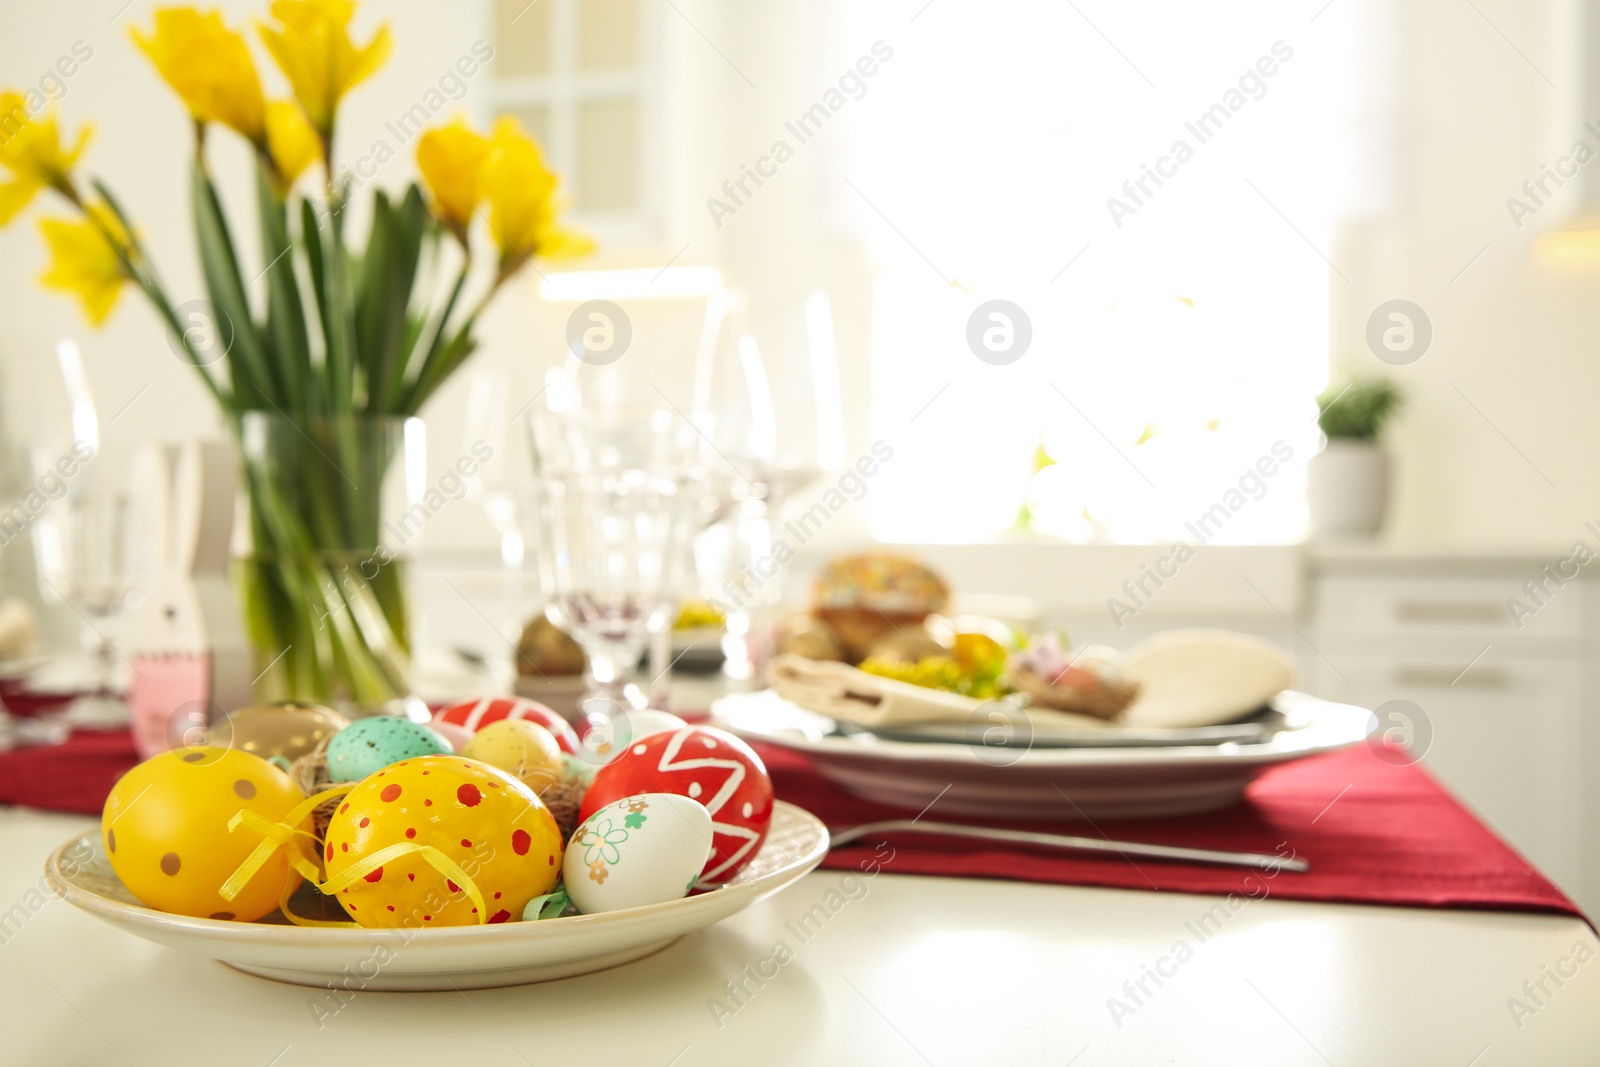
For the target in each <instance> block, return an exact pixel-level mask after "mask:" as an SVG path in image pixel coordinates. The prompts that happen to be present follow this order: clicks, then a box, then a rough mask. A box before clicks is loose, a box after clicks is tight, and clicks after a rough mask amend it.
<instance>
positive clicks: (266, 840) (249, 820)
mask: <svg viewBox="0 0 1600 1067" xmlns="http://www.w3.org/2000/svg"><path fill="white" fill-rule="evenodd" d="M351 788H353V787H352V786H337V787H335V788H333V789H326V790H324V791H322V792H320V793H318V794H316V795H315V796H312V797H308V798H306V800H304V801H303V802H301V803H300V804H298V805H296V806H295V808H294V810H293V811H291V812H289V816H288V818H286V819H284V820H283V821H282V822H272V821H271V820H269V819H266V818H264V817H263V816H261V815H258V814H256V813H255V812H253V811H248V810H240V811H238V812H236V813H235V814H234V816H233V818H232V819H229V820H228V831H229V832H230V833H231V832H232V831H234V830H236V829H238V827H239V826H241V825H243V826H248V827H249V828H250V829H252V830H255V831H257V832H259V833H260V834H261V835H262V840H261V843H260V844H259V845H257V846H256V847H255V851H253V852H251V853H250V855H249V856H248V857H246V859H245V861H244V862H243V863H241V864H239V867H238V869H237V870H235V871H234V872H233V874H231V875H229V876H228V880H227V881H226V882H224V883H222V888H221V889H220V890H218V893H219V894H220V895H221V896H222V899H224V900H229V901H231V900H233V898H234V897H236V896H238V895H239V894H240V893H242V892H244V887H245V886H246V885H249V884H250V879H252V878H254V877H255V876H256V874H258V873H259V872H260V870H261V868H262V867H263V866H265V865H266V863H267V861H268V860H269V859H271V858H272V857H273V856H274V855H276V854H277V851H278V850H279V849H280V848H287V849H289V863H290V864H291V865H292V866H293V867H294V869H295V870H296V871H298V872H299V873H300V875H301V876H302V877H303V878H305V880H306V881H308V882H310V883H311V884H312V885H313V886H316V888H317V889H318V890H319V891H321V892H322V893H323V894H324V895H325V896H332V895H334V894H335V893H337V892H339V891H340V890H341V889H344V888H346V887H348V886H350V885H352V884H354V883H355V882H358V881H360V880H361V879H363V878H365V877H366V876H367V875H369V874H371V873H372V872H373V871H375V870H377V869H378V868H379V867H382V866H383V865H384V864H386V863H391V862H393V861H394V860H397V859H399V858H400V857H402V856H409V855H411V854H413V853H416V854H418V855H420V856H421V857H422V859H423V861H424V862H425V863H427V864H428V866H430V867H432V868H433V869H434V870H436V871H438V872H439V873H440V874H442V875H444V876H445V877H446V878H448V879H449V880H450V881H452V882H454V883H455V884H456V885H458V886H461V887H462V888H464V889H466V891H467V896H468V897H469V898H470V899H471V900H472V903H473V904H474V905H476V909H475V910H476V913H477V916H478V925H479V926H482V925H483V924H484V923H486V922H488V911H489V909H488V907H487V905H485V903H484V900H483V893H482V892H480V891H479V889H478V884H477V882H475V881H473V879H472V876H471V875H469V874H468V873H467V872H466V871H464V870H462V869H461V865H460V864H458V863H457V862H456V861H455V860H453V859H451V858H450V857H449V856H447V855H445V854H444V853H443V852H441V851H439V850H438V849H437V848H434V847H433V846H432V845H419V844H417V843H416V842H415V841H401V842H398V843H397V844H393V845H389V846H388V847H387V848H381V849H379V850H378V851H377V852H374V853H372V854H371V855H370V856H364V857H362V858H361V859H360V860H358V861H357V862H356V863H355V865H354V866H352V867H349V868H347V869H346V870H344V871H343V872H342V873H340V874H338V875H336V876H334V877H332V878H329V879H327V880H326V881H321V882H319V881H318V880H317V879H318V876H319V874H320V873H321V872H319V871H318V869H317V867H316V865H315V864H313V863H312V862H311V861H310V860H309V859H307V858H306V855H305V852H304V850H303V849H299V848H297V847H296V845H297V844H298V842H297V838H299V837H306V838H310V839H311V840H312V841H313V842H314V843H316V844H317V846H318V848H319V849H320V848H321V845H322V842H321V841H320V840H319V839H318V838H317V836H316V835H315V834H313V833H311V832H310V831H308V830H303V829H301V828H300V827H301V824H302V823H304V822H305V820H306V818H307V817H308V816H309V815H310V814H311V812H312V811H313V810H315V809H316V808H317V807H318V806H319V805H321V804H322V802H323V801H325V800H328V799H329V798H332V797H338V796H343V795H344V794H345V793H348V792H349V791H350V789H351ZM319 858H320V857H319ZM294 888H295V887H294V886H293V885H292V884H291V883H290V882H288V881H287V880H285V882H284V888H283V894H282V896H281V897H280V898H279V901H278V906H279V908H280V909H281V910H282V912H283V915H284V918H286V919H288V920H289V921H290V922H292V923H294V924H295V925H296V926H323V927H326V926H356V925H359V924H358V923H352V922H345V921H339V920H335V921H331V922H330V921H326V920H322V919H307V918H304V917H302V916H299V915H296V914H295V913H294V912H293V911H291V910H290V909H289V898H290V897H291V896H292V895H293V894H294Z"/></svg>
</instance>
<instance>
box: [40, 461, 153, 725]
mask: <svg viewBox="0 0 1600 1067" xmlns="http://www.w3.org/2000/svg"><path fill="white" fill-rule="evenodd" d="M149 522H150V516H149V514H148V510H147V507H146V505H145V504H144V502H143V501H141V500H140V499H139V498H137V497H136V496H135V495H134V494H133V493H132V492H131V491H130V490H129V489H128V488H127V483H126V482H121V483H120V484H117V485H111V484H108V481H107V480H99V479H96V480H93V481H92V482H90V483H89V484H85V485H82V486H79V487H74V490H73V491H70V492H69V493H68V494H67V495H66V496H65V497H64V498H63V499H62V500H60V501H58V502H57V503H55V504H52V505H51V506H50V507H48V508H46V509H45V511H44V512H43V513H42V514H41V515H40V516H39V518H38V520H37V521H36V522H35V528H34V546H35V550H36V554H37V565H38V571H39V586H40V591H41V592H42V593H43V594H44V596H45V598H46V600H52V601H65V602H66V603H68V604H69V605H70V606H71V607H72V608H73V609H74V610H75V611H76V612H77V614H78V615H79V616H80V618H81V619H82V621H83V626H82V627H81V630H80V633H81V638H82V644H83V649H84V652H85V653H86V654H87V656H88V657H89V659H90V661H91V663H92V665H93V674H92V679H93V680H92V683H91V684H90V686H89V688H88V690H87V692H86V693H85V695H83V696H81V697H79V698H78V699H77V700H76V701H74V702H73V704H72V705H71V706H70V707H69V708H68V709H67V712H66V718H67V721H68V722H69V723H71V724H73V725H78V726H90V727H106V726H115V725H119V724H121V723H124V722H126V721H127V718H128V705H127V702H126V701H125V700H124V699H123V698H122V695H121V694H120V692H119V691H118V687H117V685H116V680H117V673H118V672H117V660H118V658H119V653H118V652H117V650H116V648H115V646H114V645H113V644H112V642H111V639H110V637H108V636H107V631H108V630H109V629H110V628H111V626H112V624H113V623H114V621H115V620H116V619H117V617H118V616H120V615H122V614H123V612H124V611H126V610H127V609H128V608H129V607H131V606H133V605H134V604H136V603H137V601H138V599H139V597H140V595H141V594H142V593H143V592H144V590H145V587H146V585H147V583H148V580H149V578H150V577H151V574H152V572H153V570H154V560H153V559H152V557H151V550H150V545H151V540H152V538H151V531H150V528H149Z"/></svg>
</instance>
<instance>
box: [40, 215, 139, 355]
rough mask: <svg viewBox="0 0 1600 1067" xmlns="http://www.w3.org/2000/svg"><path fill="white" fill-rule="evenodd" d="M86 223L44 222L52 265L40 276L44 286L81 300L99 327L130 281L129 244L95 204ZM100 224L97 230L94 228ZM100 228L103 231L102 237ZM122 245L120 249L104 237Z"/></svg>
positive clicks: (115, 223)
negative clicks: (108, 237)
mask: <svg viewBox="0 0 1600 1067" xmlns="http://www.w3.org/2000/svg"><path fill="white" fill-rule="evenodd" d="M89 213H90V214H91V215H92V216H93V218H94V221H90V220H88V219H40V220H39V228H40V229H41V230H43V231H44V239H45V242H46V243H47V244H48V245H49V246H50V266H49V267H48V268H47V269H46V270H45V272H44V273H43V274H41V275H39V281H40V283H41V284H43V285H44V286H45V287H46V288H49V289H58V290H60V291H61V292H64V293H70V294H72V295H73V296H75V297H77V298H78V300H79V301H80V302H81V303H82V304H83V313H84V315H85V316H86V317H87V318H88V320H89V321H90V322H91V323H93V324H94V325H96V326H98V325H100V324H101V323H102V322H104V321H105V320H106V316H107V315H109V314H111V309H112V307H113V306H114V305H115V304H116V302H117V296H118V294H119V293H121V291H122V283H123V282H125V281H126V280H127V279H128V264H127V261H126V259H125V258H124V257H125V256H126V255H127V254H129V251H128V250H129V248H130V246H131V242H130V240H129V237H128V232H127V230H125V229H123V227H122V224H121V223H120V222H118V221H117V217H116V216H115V215H114V214H112V213H111V211H110V210H109V209H108V208H107V207H105V205H103V204H92V205H90V207H89ZM97 223H98V226H97V225H96V224H97ZM102 229H103V230H104V231H105V232H104V233H102V232H101V231H102ZM106 233H109V234H110V235H111V240H112V241H116V242H118V244H119V245H120V249H119V248H118V247H117V246H114V245H113V244H112V243H111V241H108V240H107V239H106V236H105V234H106Z"/></svg>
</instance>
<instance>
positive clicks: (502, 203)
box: [479, 117, 594, 265]
mask: <svg viewBox="0 0 1600 1067" xmlns="http://www.w3.org/2000/svg"><path fill="white" fill-rule="evenodd" d="M479 183H480V184H479V190H480V192H481V193H482V195H483V198H484V199H485V200H487V201H488V202H489V226H490V229H492V230H493V231H494V239H495V243H496V244H497V245H499V247H500V261H501V263H502V264H503V265H510V264H517V263H520V262H522V261H523V260H526V259H530V258H532V257H533V256H536V255H537V256H542V257H545V258H547V259H550V258H566V257H569V256H578V255H582V254H584V253H585V252H588V251H590V250H591V249H593V247H594V242H593V241H591V240H590V239H589V238H588V237H586V236H585V235H583V234H581V233H578V232H576V231H573V230H569V229H566V228H564V227H563V226H562V225H561V224H560V222H559V220H558V219H557V217H556V216H557V215H558V213H559V210H560V206H561V204H560V200H559V199H558V198H557V196H556V184H557V183H556V176H555V174H554V173H553V172H552V171H551V170H550V169H549V168H548V167H546V166H545V165H544V157H543V155H542V154H541V153H540V151H539V146H538V144H537V143H535V141H534V140H533V138H531V137H529V136H528V135H527V134H526V133H524V132H523V129H522V127H521V126H520V125H518V123H517V120H516V119H513V118H509V117H507V118H501V119H500V121H498V122H497V123H495V127H494V136H493V137H492V138H491V139H490V142H489V154H488V155H487V156H486V157H485V159H484V161H483V171H482V173H481V174H480V175H479Z"/></svg>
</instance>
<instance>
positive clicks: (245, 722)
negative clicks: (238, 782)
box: [210, 700, 350, 763]
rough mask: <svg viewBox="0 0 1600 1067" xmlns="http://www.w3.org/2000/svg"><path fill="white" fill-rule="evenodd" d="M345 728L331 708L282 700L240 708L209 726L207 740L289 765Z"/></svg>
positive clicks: (347, 722)
mask: <svg viewBox="0 0 1600 1067" xmlns="http://www.w3.org/2000/svg"><path fill="white" fill-rule="evenodd" d="M349 725H350V720H349V719H346V718H345V717H344V716H343V715H340V714H339V713H338V712H337V711H334V710H333V709H332V708H325V707H323V706H322V705H321V704H303V703H300V702H299V701H294V700H282V701H278V702H277V703H275V704H257V705H255V706H253V707H248V708H240V709H239V710H238V711H235V712H233V713H232V714H230V715H229V716H228V717H227V718H226V719H223V720H222V721H221V722H219V723H217V724H216V725H215V726H213V727H212V728H211V730H210V737H211V741H212V744H215V745H219V746H223V747H228V748H236V749H238V750H239V751H241V752H248V753H250V754H251V755H252V756H260V757H261V758H262V759H264V760H271V759H273V758H274V757H281V758H282V759H283V760H284V761H285V762H287V763H293V762H294V761H295V760H297V759H299V758H300V757H301V756H304V755H305V754H306V753H307V752H310V751H311V750H312V749H314V748H316V747H317V746H318V745H319V744H321V743H322V742H323V741H325V740H327V739H328V738H331V737H332V736H333V735H334V734H336V733H338V732H339V731H340V730H343V729H344V728H345V727H346V726H349Z"/></svg>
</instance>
